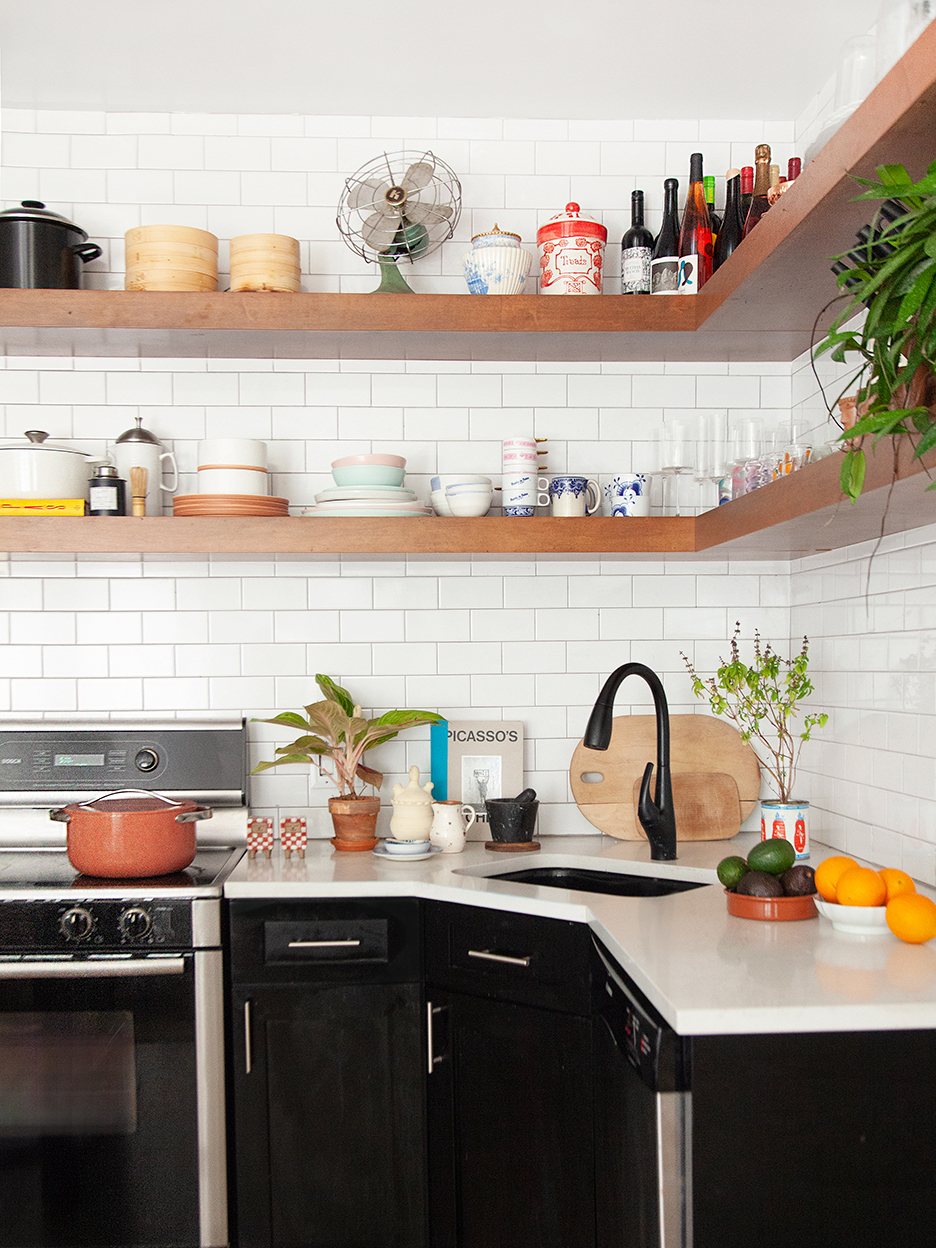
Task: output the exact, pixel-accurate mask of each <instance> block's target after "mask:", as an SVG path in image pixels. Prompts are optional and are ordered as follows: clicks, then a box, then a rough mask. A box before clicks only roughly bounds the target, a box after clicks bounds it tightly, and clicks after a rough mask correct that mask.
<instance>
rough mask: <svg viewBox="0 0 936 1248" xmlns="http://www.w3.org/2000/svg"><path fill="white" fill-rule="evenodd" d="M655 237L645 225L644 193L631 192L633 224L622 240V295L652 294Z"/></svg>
mask: <svg viewBox="0 0 936 1248" xmlns="http://www.w3.org/2000/svg"><path fill="white" fill-rule="evenodd" d="M652 253H653V235H652V234H651V233H650V231H649V230H648V229H647V228H646V226H645V225H644V193H643V191H632V192H631V224H630V229H629V230H627V232H626V233H625V235H624V237H623V238H622V239H621V294H622V295H649V294H650V257H651V255H652Z"/></svg>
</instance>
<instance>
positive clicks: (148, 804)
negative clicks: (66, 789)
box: [65, 793, 198, 814]
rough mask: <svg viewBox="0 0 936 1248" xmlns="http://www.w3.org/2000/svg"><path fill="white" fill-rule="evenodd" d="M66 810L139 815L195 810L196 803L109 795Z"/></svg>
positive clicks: (128, 795) (185, 799)
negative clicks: (154, 812) (150, 812)
mask: <svg viewBox="0 0 936 1248" xmlns="http://www.w3.org/2000/svg"><path fill="white" fill-rule="evenodd" d="M65 809H66V810H96V811H99V812H100V813H102V814H115V813H119V814H123V813H127V812H129V813H132V814H140V813H146V812H147V811H181V810H197V809H198V803H197V802H193V801H191V800H190V799H188V798H182V799H180V800H179V801H169V800H167V799H166V798H159V797H143V796H139V795H137V794H121V793H110V794H107V795H105V796H104V797H96V798H95V799H94V800H93V801H90V802H82V803H81V804H80V805H76V806H66V807H65Z"/></svg>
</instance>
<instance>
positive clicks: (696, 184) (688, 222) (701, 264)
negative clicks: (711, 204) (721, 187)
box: [677, 152, 714, 295]
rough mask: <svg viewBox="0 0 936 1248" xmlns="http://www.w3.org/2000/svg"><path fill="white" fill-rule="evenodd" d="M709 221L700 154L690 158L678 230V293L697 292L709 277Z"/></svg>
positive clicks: (710, 230)
mask: <svg viewBox="0 0 936 1248" xmlns="http://www.w3.org/2000/svg"><path fill="white" fill-rule="evenodd" d="M713 251H714V248H713V247H712V223H711V221H710V220H709V214H708V204H707V203H706V202H705V187H704V185H703V183H702V153H701V152H693V153H692V155H691V156H690V157H689V190H688V191H687V192H686V206H685V208H684V209H683V219H682V227H681V228H680V231H679V284H678V287H677V290H678V293H679V294H680V295H696V294H698V293H699V291H700V290H701V289H702V287H703V286H704V285H705V283H706V282H707V281H708V279H709V278H710V277H711V276H712V263H713Z"/></svg>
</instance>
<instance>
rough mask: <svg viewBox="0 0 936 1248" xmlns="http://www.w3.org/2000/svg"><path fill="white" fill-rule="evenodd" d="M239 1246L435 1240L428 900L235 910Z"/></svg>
mask: <svg viewBox="0 0 936 1248" xmlns="http://www.w3.org/2000/svg"><path fill="white" fill-rule="evenodd" d="M230 930H231V945H232V957H231V963H232V979H233V983H232V997H231V999H232V1010H231V1042H232V1043H231V1047H232V1054H231V1065H232V1071H233V1082H232V1087H233V1105H232V1118H233V1139H232V1145H233V1149H232V1151H233V1156H234V1184H233V1186H234V1195H235V1201H234V1206H235V1208H234V1221H235V1227H236V1232H235V1238H234V1242H235V1243H236V1244H237V1245H239V1246H240V1248H422V1246H423V1245H424V1244H425V1243H426V1241H427V1209H426V1116H425V1070H426V1046H425V1031H426V1028H425V1012H424V1007H423V1004H422V988H421V982H420V970H421V967H420V957H419V951H420V944H419V903H418V902H415V901H408V900H404V901H396V900H394V901H391V902H387V903H383V902H379V903H374V904H370V903H366V902H362V903H356V902H355V903H345V902H340V903H330V902H326V903H318V902H309V903H306V902H296V903H290V904H282V903H275V904H270V903H262V904H257V903H252V902H232V903H231V929H230Z"/></svg>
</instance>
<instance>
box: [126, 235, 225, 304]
mask: <svg viewBox="0 0 936 1248" xmlns="http://www.w3.org/2000/svg"><path fill="white" fill-rule="evenodd" d="M124 239H125V245H126V278H125V280H124V287H125V289H127V290H189V291H193V290H194V291H205V290H217V289H218V240H217V238H215V236H214V234H209V233H208V231H207V230H196V229H194V228H193V227H192V226H188V225H138V226H137V227H136V228H135V229H132V230H128V231H127V233H126V234H125V236H124Z"/></svg>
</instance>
